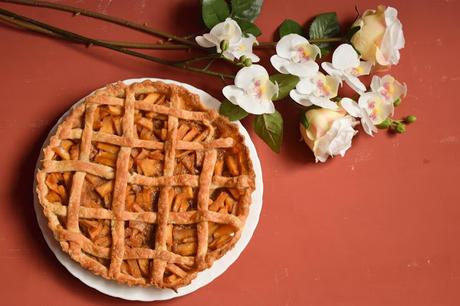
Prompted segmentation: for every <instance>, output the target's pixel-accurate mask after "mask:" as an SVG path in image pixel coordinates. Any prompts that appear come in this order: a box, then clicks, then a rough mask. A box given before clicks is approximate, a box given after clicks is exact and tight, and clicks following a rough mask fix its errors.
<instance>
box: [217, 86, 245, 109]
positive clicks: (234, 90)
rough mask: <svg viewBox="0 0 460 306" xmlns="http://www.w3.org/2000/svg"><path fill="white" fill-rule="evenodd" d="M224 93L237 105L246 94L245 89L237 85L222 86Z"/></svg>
mask: <svg viewBox="0 0 460 306" xmlns="http://www.w3.org/2000/svg"><path fill="white" fill-rule="evenodd" d="M222 94H223V95H224V97H225V98H227V99H228V100H229V101H230V102H232V103H233V104H235V105H238V101H239V100H240V99H241V97H243V96H244V91H243V90H242V89H241V88H238V87H236V86H235V85H227V86H225V87H224V88H222Z"/></svg>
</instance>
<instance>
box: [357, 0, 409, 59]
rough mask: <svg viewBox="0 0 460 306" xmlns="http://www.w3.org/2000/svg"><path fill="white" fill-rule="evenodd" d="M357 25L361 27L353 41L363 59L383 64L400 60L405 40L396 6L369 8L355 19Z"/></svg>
mask: <svg viewBox="0 0 460 306" xmlns="http://www.w3.org/2000/svg"><path fill="white" fill-rule="evenodd" d="M355 26H359V27H361V29H360V30H359V31H358V32H356V34H355V35H353V37H352V38H351V43H352V44H353V46H354V47H355V48H356V50H358V51H359V53H360V54H361V58H362V59H363V60H366V61H369V62H371V63H373V64H379V65H382V66H390V65H396V64H397V63H398V62H399V58H400V54H399V50H400V49H402V48H404V43H405V40H404V34H403V31H402V24H401V22H400V21H399V19H398V11H397V10H396V9H395V8H392V7H385V6H383V5H379V6H378V7H377V10H367V11H365V12H364V14H363V15H362V16H361V18H359V19H358V20H356V21H355V23H354V24H353V27H355Z"/></svg>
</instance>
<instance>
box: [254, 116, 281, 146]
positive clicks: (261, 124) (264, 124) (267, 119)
mask: <svg viewBox="0 0 460 306" xmlns="http://www.w3.org/2000/svg"><path fill="white" fill-rule="evenodd" d="M254 131H255V132H256V134H257V135H259V137H260V138H262V140H263V141H264V142H265V143H266V144H267V145H268V146H269V147H270V148H271V149H272V150H273V151H275V152H276V153H279V152H280V150H281V143H282V142H283V117H281V114H280V113H279V112H277V111H275V112H274V113H273V114H263V115H259V116H257V117H256V118H255V119H254Z"/></svg>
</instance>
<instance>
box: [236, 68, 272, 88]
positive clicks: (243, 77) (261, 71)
mask: <svg viewBox="0 0 460 306" xmlns="http://www.w3.org/2000/svg"><path fill="white" fill-rule="evenodd" d="M258 78H260V79H268V72H267V70H265V68H264V67H262V66H260V65H251V66H249V67H243V68H241V69H240V70H239V71H238V73H237V74H236V76H235V85H236V86H238V87H239V88H243V89H247V88H249V87H250V86H251V85H252V83H253V80H254V79H258Z"/></svg>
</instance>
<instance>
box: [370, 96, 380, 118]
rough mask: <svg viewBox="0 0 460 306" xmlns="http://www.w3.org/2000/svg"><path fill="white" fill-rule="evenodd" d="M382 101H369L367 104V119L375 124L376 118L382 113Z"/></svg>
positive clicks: (377, 99)
mask: <svg viewBox="0 0 460 306" xmlns="http://www.w3.org/2000/svg"><path fill="white" fill-rule="evenodd" d="M381 105H382V101H381V99H379V98H376V99H372V100H369V101H368V102H367V113H368V114H369V118H370V119H371V120H372V121H373V122H375V121H376V120H377V119H378V118H379V115H380V113H381V112H382V108H381V107H380V106H381Z"/></svg>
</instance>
